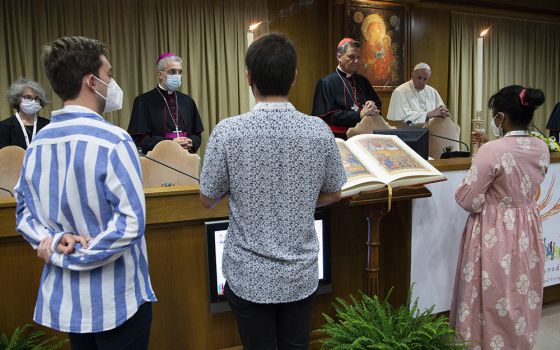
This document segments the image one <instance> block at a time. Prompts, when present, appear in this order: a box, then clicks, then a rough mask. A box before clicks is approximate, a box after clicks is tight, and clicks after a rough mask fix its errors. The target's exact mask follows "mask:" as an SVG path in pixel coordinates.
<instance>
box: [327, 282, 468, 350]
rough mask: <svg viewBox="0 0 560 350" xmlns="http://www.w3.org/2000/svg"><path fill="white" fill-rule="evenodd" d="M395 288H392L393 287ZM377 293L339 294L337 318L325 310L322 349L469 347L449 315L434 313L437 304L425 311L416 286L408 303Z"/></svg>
mask: <svg viewBox="0 0 560 350" xmlns="http://www.w3.org/2000/svg"><path fill="white" fill-rule="evenodd" d="M391 291H392V289H391ZM391 291H389V294H388V295H387V298H385V300H382V301H380V300H379V298H378V297H377V296H374V297H370V296H367V295H365V294H363V293H361V292H360V298H359V299H356V298H355V297H354V296H350V299H351V302H350V303H348V302H346V301H345V300H344V299H342V298H337V299H336V302H335V303H333V306H334V308H335V311H336V316H335V318H336V319H333V318H331V317H329V316H328V315H325V314H323V316H324V317H325V319H326V321H327V323H325V324H324V325H323V326H322V327H321V328H320V329H318V330H317V331H318V332H323V333H324V334H326V336H327V339H325V340H323V341H322V343H323V346H322V349H324V350H329V349H332V350H342V349H379V350H381V349H384V350H392V349H395V350H396V349H422V350H428V349H434V350H436V349H437V350H447V349H448V350H459V349H467V348H468V347H467V346H466V344H465V343H464V342H463V341H461V340H460V339H459V337H458V336H457V335H456V333H455V331H454V330H453V329H452V328H451V327H450V326H449V323H448V319H447V317H443V316H438V315H434V314H432V312H433V308H434V307H433V306H432V307H431V308H429V309H427V310H425V311H423V312H421V311H420V310H419V309H418V299H416V300H415V301H414V303H412V288H411V289H410V290H409V291H408V298H407V302H406V304H405V305H402V306H400V307H398V308H395V307H393V306H392V305H391V304H389V302H388V301H387V300H388V298H389V296H390V294H391Z"/></svg>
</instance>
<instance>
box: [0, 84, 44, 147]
mask: <svg viewBox="0 0 560 350" xmlns="http://www.w3.org/2000/svg"><path fill="white" fill-rule="evenodd" d="M8 102H9V103H10V106H12V107H13V108H14V109H15V110H16V113H15V114H14V115H13V116H11V117H10V118H7V119H5V120H2V121H0V148H2V147H6V146H10V145H15V146H20V147H21V148H23V149H27V147H28V146H29V144H30V143H31V140H32V139H33V137H34V136H35V134H36V133H37V132H38V131H39V130H41V129H42V128H43V127H44V126H46V125H47V124H48V123H49V120H48V119H45V118H42V117H39V116H38V114H37V113H38V112H39V110H40V109H41V108H42V107H44V106H46V105H47V103H49V100H48V99H47V94H46V93H45V90H44V89H43V88H42V87H41V85H39V83H37V82H36V81H33V80H30V79H25V78H19V79H17V80H16V81H15V82H14V83H12V85H11V86H10V89H9V91H8Z"/></svg>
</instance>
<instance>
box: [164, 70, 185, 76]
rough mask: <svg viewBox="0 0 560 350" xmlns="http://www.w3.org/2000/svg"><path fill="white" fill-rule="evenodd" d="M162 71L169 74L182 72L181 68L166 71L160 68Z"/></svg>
mask: <svg viewBox="0 0 560 350" xmlns="http://www.w3.org/2000/svg"><path fill="white" fill-rule="evenodd" d="M162 72H164V73H166V74H169V75H176V74H183V70H182V69H170V70H168V71H164V70H162Z"/></svg>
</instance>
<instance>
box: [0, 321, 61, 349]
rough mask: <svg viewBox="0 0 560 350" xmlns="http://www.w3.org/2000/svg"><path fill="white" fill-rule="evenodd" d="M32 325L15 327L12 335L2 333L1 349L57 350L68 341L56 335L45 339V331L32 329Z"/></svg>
mask: <svg viewBox="0 0 560 350" xmlns="http://www.w3.org/2000/svg"><path fill="white" fill-rule="evenodd" d="M30 328H32V326H31V325H30V324H26V325H25V326H23V327H18V328H16V329H15V331H14V333H13V334H12V335H11V336H8V335H6V334H5V333H2V334H1V335H0V350H57V349H60V348H62V347H63V346H64V344H66V343H67V342H68V340H59V339H58V338H56V337H52V338H48V339H43V337H44V336H45V332H41V331H31V330H30Z"/></svg>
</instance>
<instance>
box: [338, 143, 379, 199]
mask: <svg viewBox="0 0 560 350" xmlns="http://www.w3.org/2000/svg"><path fill="white" fill-rule="evenodd" d="M336 144H337V146H338V150H339V152H340V157H341V159H342V164H343V165H344V171H345V172H346V178H347V181H346V183H345V184H344V186H342V191H343V192H344V196H348V195H352V194H355V193H358V192H360V191H361V190H364V189H365V187H370V186H369V184H372V183H374V184H375V183H376V184H378V185H377V186H375V185H373V187H383V182H382V181H381V180H380V179H379V178H377V177H375V176H373V175H372V174H371V173H370V172H369V171H368V170H367V169H366V168H365V167H364V165H363V164H362V163H361V162H360V161H359V160H358V158H356V156H355V155H354V154H353V153H352V152H351V151H350V150H349V149H348V147H347V146H346V143H345V141H343V140H341V139H336ZM365 184H368V185H365ZM370 189H374V188H370Z"/></svg>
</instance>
